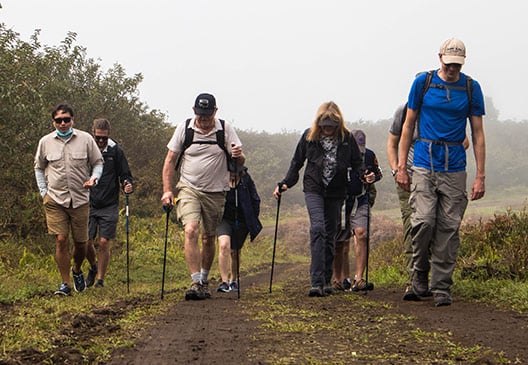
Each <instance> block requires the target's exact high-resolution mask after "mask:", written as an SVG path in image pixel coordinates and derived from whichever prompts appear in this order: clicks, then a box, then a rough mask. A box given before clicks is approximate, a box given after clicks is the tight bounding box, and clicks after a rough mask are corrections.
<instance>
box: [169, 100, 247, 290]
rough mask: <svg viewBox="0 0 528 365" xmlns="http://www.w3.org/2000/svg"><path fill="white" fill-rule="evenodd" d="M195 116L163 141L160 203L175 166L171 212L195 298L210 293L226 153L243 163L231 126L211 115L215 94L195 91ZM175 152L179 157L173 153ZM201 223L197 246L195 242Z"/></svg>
mask: <svg viewBox="0 0 528 365" xmlns="http://www.w3.org/2000/svg"><path fill="white" fill-rule="evenodd" d="M193 110H194V114H195V117H194V118H193V119H191V120H190V122H189V123H180V124H179V125H178V126H177V127H176V130H175V131H174V134H173V136H172V138H171V140H170V141H169V143H168V144H167V148H168V151H167V156H166V157H165V162H164V164H163V177H162V180H163V196H162V197H161V201H162V204H163V205H164V206H165V207H169V208H171V207H172V205H173V204H174V197H175V194H174V193H173V191H172V189H173V187H174V180H175V176H176V171H175V170H176V167H177V165H178V170H179V179H178V181H177V184H176V195H177V196H178V204H177V207H176V213H177V216H178V219H179V220H180V221H181V223H182V224H183V226H184V231H185V246H184V248H185V260H186V261H187V266H188V267H189V271H190V273H191V278H192V283H191V287H190V289H189V290H187V292H186V293H185V299H186V300H200V299H205V298H208V297H210V296H211V293H210V291H209V286H208V275H209V270H210V268H211V265H212V263H213V260H214V255H215V251H216V248H215V237H216V228H217V226H218V224H219V223H220V221H221V220H222V215H223V211H224V203H225V192H226V191H228V190H229V179H228V177H229V174H227V171H228V158H227V157H226V150H227V147H226V146H230V147H229V148H230V150H229V151H230V152H231V156H230V158H232V159H233V160H234V161H236V163H237V164H238V165H240V166H243V165H244V161H245V157H244V155H243V153H242V143H241V142H240V139H239V138H238V136H237V134H236V132H235V130H234V128H233V127H232V126H231V125H230V124H229V123H227V122H223V123H222V122H221V121H220V120H219V119H217V118H215V116H216V111H217V110H218V108H217V107H216V100H215V97H214V96H213V95H211V94H200V95H198V97H197V98H196V101H195V103H194V107H193ZM222 124H223V129H224V132H223V135H224V142H225V146H224V148H222V147H221V146H220V145H219V144H218V143H217V138H218V135H217V131H219V130H222ZM188 128H192V131H190V132H192V133H193V140H192V144H190V145H189V146H188V147H187V148H184V141H185V136H186V133H189V131H186V129H188ZM180 154H183V155H182V156H181V159H180V158H179V156H180ZM200 223H201V225H202V228H203V231H202V250H201V251H200V246H199V244H198V236H199V235H200Z"/></svg>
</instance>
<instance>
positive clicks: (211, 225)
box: [176, 183, 225, 236]
mask: <svg viewBox="0 0 528 365" xmlns="http://www.w3.org/2000/svg"><path fill="white" fill-rule="evenodd" d="M176 188H177V189H178V203H177V205H176V215H177V216H178V220H179V221H180V222H181V223H182V224H183V225H184V226H185V225H186V224H187V223H189V222H200V223H201V224H202V227H203V233H204V234H206V235H207V236H214V235H216V227H218V225H219V224H220V222H221V221H222V216H223V215H224V205H225V192H223V191H222V192H214V193H205V192H201V191H198V190H196V189H193V188H191V187H189V186H187V185H184V184H182V183H178V185H177V186H176Z"/></svg>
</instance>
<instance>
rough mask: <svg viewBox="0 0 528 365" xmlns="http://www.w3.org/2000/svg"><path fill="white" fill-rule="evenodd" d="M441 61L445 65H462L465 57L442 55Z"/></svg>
mask: <svg viewBox="0 0 528 365" xmlns="http://www.w3.org/2000/svg"><path fill="white" fill-rule="evenodd" d="M442 61H443V62H444V63H445V64H450V63H458V64H459V65H463V64H464V62H465V61H466V59H465V57H462V56H448V55H442Z"/></svg>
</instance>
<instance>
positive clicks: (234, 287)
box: [229, 281, 238, 291]
mask: <svg viewBox="0 0 528 365" xmlns="http://www.w3.org/2000/svg"><path fill="white" fill-rule="evenodd" d="M229 289H231V290H232V291H238V283H237V282H236V281H231V282H230V283H229Z"/></svg>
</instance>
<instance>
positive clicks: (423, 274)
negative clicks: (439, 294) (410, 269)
mask: <svg viewBox="0 0 528 365" xmlns="http://www.w3.org/2000/svg"><path fill="white" fill-rule="evenodd" d="M428 276H429V275H428V273H427V271H418V270H414V273H413V278H412V290H413V292H414V294H416V295H418V296H420V297H427V296H431V294H430V292H429V278H428Z"/></svg>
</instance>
